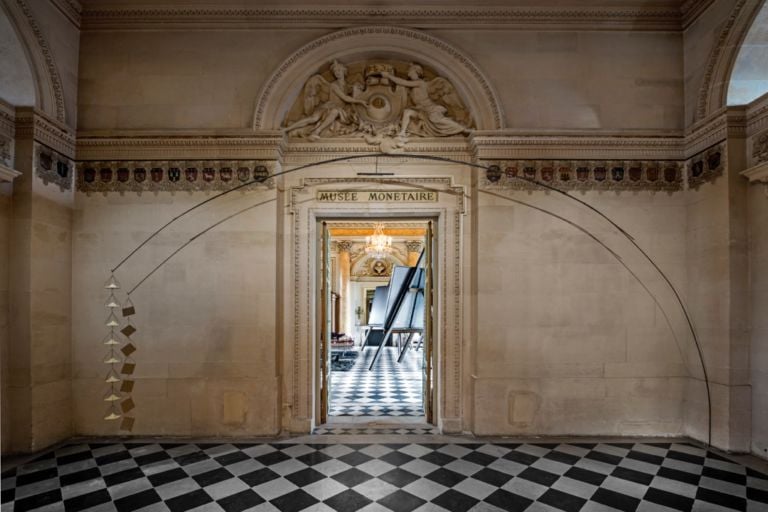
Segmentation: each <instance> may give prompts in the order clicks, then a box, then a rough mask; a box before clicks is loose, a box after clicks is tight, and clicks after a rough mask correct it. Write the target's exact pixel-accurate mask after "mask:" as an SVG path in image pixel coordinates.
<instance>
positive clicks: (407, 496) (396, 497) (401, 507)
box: [377, 490, 426, 512]
mask: <svg viewBox="0 0 768 512" xmlns="http://www.w3.org/2000/svg"><path fill="white" fill-rule="evenodd" d="M377 503H380V504H382V505H384V506H385V507H387V508H390V509H392V510H393V511H394V512H411V510H414V509H416V508H419V507H420V506H422V505H423V504H424V503H426V502H425V501H424V500H423V499H421V498H419V497H416V496H414V495H413V494H411V493H409V492H405V491H403V490H398V491H395V492H393V493H392V494H390V495H389V496H386V497H384V498H382V499H380V500H378V501H377Z"/></svg>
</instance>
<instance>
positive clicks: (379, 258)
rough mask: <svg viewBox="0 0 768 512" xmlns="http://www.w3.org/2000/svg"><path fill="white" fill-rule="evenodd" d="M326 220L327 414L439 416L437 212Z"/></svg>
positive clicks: (361, 419)
mask: <svg viewBox="0 0 768 512" xmlns="http://www.w3.org/2000/svg"><path fill="white" fill-rule="evenodd" d="M319 223H320V226H319V229H318V233H319V234H320V237H319V238H320V239H319V246H320V250H319V251H318V254H319V257H320V260H321V261H320V262H319V265H318V266H317V268H318V269H319V270H320V272H319V274H320V275H319V276H318V277H319V278H318V287H317V289H318V291H319V295H320V296H319V297H318V301H317V302H318V305H319V311H318V319H319V322H318V323H319V327H320V329H319V330H320V332H319V336H318V339H319V350H318V354H319V374H320V402H321V403H320V418H319V419H320V423H333V424H341V423H355V424H359V423H385V424H388V425H391V424H392V423H424V422H429V423H431V422H432V403H433V400H432V397H433V395H434V389H433V382H434V377H433V368H434V365H433V360H432V359H433V350H432V346H433V343H432V340H431V332H432V330H431V329H432V316H433V315H431V314H428V312H432V311H434V309H433V307H432V305H433V299H434V293H433V278H432V277H433V273H432V262H433V254H434V246H435V237H434V221H433V220H431V219H392V218H388V219H365V220H349V219H344V220H333V219H326V220H320V221H319Z"/></svg>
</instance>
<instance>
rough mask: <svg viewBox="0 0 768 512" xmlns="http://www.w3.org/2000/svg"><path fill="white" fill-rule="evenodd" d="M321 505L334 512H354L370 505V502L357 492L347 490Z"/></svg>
mask: <svg viewBox="0 0 768 512" xmlns="http://www.w3.org/2000/svg"><path fill="white" fill-rule="evenodd" d="M323 503H325V504H326V505H328V506H329V507H331V508H332V509H333V510H335V511H336V512H355V511H357V510H360V509H361V508H363V507H365V506H366V505H368V504H369V503H371V500H370V499H368V498H366V497H365V496H363V495H362V494H360V493H359V492H356V491H353V490H352V489H347V490H346V491H344V492H340V493H339V494H337V495H335V496H333V497H331V498H328V499H327V500H325V501H324V502H323Z"/></svg>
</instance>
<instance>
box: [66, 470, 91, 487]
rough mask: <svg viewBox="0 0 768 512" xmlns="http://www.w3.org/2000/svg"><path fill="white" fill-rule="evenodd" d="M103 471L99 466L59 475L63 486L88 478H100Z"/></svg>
mask: <svg viewBox="0 0 768 512" xmlns="http://www.w3.org/2000/svg"><path fill="white" fill-rule="evenodd" d="M100 476H101V473H100V472H99V470H98V469H97V468H89V469H84V470H83V471H76V472H74V473H69V474H67V475H61V476H60V477H59V483H60V484H61V486H62V487H65V486H67V485H72V484H76V483H78V482H85V481H86V480H94V479H96V478H99V477H100Z"/></svg>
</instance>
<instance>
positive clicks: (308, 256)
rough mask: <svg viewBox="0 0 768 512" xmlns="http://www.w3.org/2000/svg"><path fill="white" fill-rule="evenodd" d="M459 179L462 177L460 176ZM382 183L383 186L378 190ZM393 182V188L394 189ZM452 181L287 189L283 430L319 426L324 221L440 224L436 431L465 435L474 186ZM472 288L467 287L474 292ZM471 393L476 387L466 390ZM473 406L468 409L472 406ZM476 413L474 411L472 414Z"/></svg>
mask: <svg viewBox="0 0 768 512" xmlns="http://www.w3.org/2000/svg"><path fill="white" fill-rule="evenodd" d="M457 172H458V171H457ZM379 181H380V183H379ZM393 183H394V184H393ZM460 183H462V184H456V178H454V177H453V176H452V175H451V174H448V175H445V174H443V175H427V176H423V175H422V176H413V175H406V176H403V177H399V176H398V177H397V178H394V179H393V178H391V177H390V178H383V179H381V180H377V179H371V178H370V177H366V178H360V177H358V178H355V177H338V176H336V177H302V176H296V177H295V178H294V177H292V178H291V179H290V180H286V182H285V183H284V187H285V188H284V190H285V192H286V194H285V206H286V208H285V210H284V216H283V221H282V223H281V224H279V226H282V227H281V228H280V229H281V232H282V235H281V238H280V239H281V242H282V249H281V253H282V254H283V256H282V260H283V261H284V265H283V269H284V270H283V272H282V280H281V289H280V291H279V297H280V299H279V300H280V304H281V306H280V309H281V310H282V311H285V312H291V313H292V314H290V313H289V314H286V315H280V322H281V324H280V325H281V343H280V347H281V349H280V350H281V362H282V363H281V367H282V373H281V375H280V377H279V378H280V381H281V389H282V397H283V398H282V401H281V402H282V419H281V424H282V427H283V430H284V431H286V432H292V433H297V434H303V433H308V432H311V431H312V429H313V428H315V427H316V426H317V425H318V423H319V419H320V397H319V391H320V387H319V379H320V375H319V371H318V364H317V362H318V360H319V354H318V350H319V345H318V337H317V332H318V325H317V324H318V318H317V314H316V313H317V308H318V305H317V297H318V293H317V262H318V258H319V256H318V252H317V249H318V247H317V245H318V244H317V240H318V238H319V237H318V234H317V229H318V227H317V226H318V224H317V221H318V219H328V220H339V221H343V220H345V219H373V218H381V219H387V218H393V219H395V218H396V219H407V218H416V219H428V218H432V219H434V227H435V232H436V234H437V245H436V247H435V255H434V261H435V273H436V275H435V279H434V281H435V289H436V290H438V291H439V293H437V294H436V296H435V301H434V303H435V309H434V311H435V312H434V316H435V325H434V328H433V333H434V336H433V338H434V340H433V354H434V356H433V357H434V368H433V372H434V373H433V375H434V380H433V389H434V393H435V396H434V400H433V412H434V416H433V417H434V423H435V425H436V426H437V427H438V428H439V429H440V430H441V431H443V432H445V433H460V432H462V431H463V430H464V426H465V423H464V421H463V414H464V413H463V409H464V407H465V405H464V404H465V400H464V398H463V396H464V395H463V394H462V393H463V389H464V381H465V380H466V379H465V377H466V376H465V375H464V373H463V367H464V364H463V359H464V358H463V351H464V349H465V347H466V346H467V345H466V343H465V342H464V337H465V335H467V334H468V332H467V331H466V329H467V328H468V325H467V324H468V321H467V320H466V318H465V317H466V315H467V314H469V312H470V307H469V300H470V297H469V295H468V294H465V291H464V290H465V286H464V282H465V281H466V280H469V278H470V277H471V276H470V274H469V273H468V271H467V270H466V269H465V268H464V261H465V258H469V257H470V250H471V249H470V246H471V244H469V243H464V237H465V236H468V235H467V231H468V230H469V229H470V228H471V226H468V225H467V224H466V223H465V222H464V221H465V215H466V214H467V212H468V208H467V201H468V198H469V195H468V193H467V190H468V189H469V187H470V186H471V184H470V182H466V183H464V181H463V180H462V181H461V182H460ZM419 187H421V188H428V189H429V190H434V191H438V198H437V201H434V202H424V203H408V204H399V203H389V204H386V203H365V204H358V203H328V202H322V201H318V200H317V192H318V191H321V190H377V191H382V190H392V191H397V190H403V189H406V190H409V189H414V188H419ZM470 289H471V287H470V286H466V290H467V292H468V291H469V290H470ZM467 389H469V388H467ZM470 405H471V404H468V405H466V407H470ZM467 412H468V413H469V411H467Z"/></svg>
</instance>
